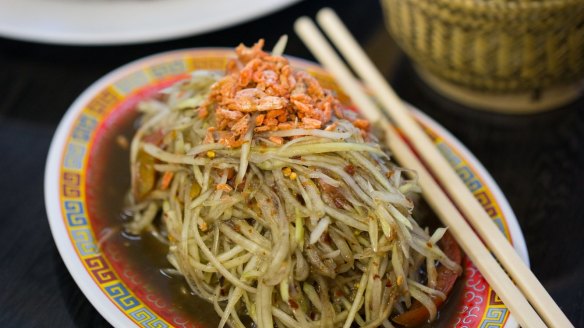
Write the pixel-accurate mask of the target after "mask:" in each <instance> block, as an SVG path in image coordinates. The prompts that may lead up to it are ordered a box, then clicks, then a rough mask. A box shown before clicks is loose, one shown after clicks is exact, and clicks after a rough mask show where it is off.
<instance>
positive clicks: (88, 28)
mask: <svg viewBox="0 0 584 328" xmlns="http://www.w3.org/2000/svg"><path fill="white" fill-rule="evenodd" d="M298 1H299V0H245V1H244V0H0V36H5V37H9V38H15V39H21V40H27V41H37V42H46V43H59V44H78V45H98V44H127V43H137V42H145V41H155V40H164V39H170V38H176V37H181V36H187V35H193V34H198V33H202V32H208V31H211V30H215V29H219V28H222V27H226V26H231V25H234V24H237V23H241V22H244V21H248V20H251V19H253V18H256V17H259V16H261V15H265V14H268V13H271V12H273V11H276V10H278V9H280V8H283V7H285V6H288V5H290V4H292V3H295V2H298Z"/></svg>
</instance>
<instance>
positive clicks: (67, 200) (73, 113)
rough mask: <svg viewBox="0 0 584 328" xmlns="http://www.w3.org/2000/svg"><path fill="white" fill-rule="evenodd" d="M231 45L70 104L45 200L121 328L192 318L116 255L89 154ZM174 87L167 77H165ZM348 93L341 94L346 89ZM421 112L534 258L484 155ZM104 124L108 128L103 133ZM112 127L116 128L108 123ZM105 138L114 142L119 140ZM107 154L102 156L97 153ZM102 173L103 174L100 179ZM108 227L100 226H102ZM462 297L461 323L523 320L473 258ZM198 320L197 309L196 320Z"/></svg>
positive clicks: (65, 243) (176, 58)
mask: <svg viewBox="0 0 584 328" xmlns="http://www.w3.org/2000/svg"><path fill="white" fill-rule="evenodd" d="M227 56H232V52H230V51H226V50H224V49H191V50H182V51H173V52H168V53H163V54H159V55H155V56H151V57H148V58H145V59H141V60H139V61H136V62H133V63H130V64H128V65H125V66H123V67H121V68H119V69H117V70H115V71H114V72H112V73H110V74H108V75H106V76H104V77H103V78H101V79H100V80H99V81H97V82H95V83H94V84H93V85H92V86H91V87H89V88H88V89H87V90H86V91H85V92H83V94H82V95H81V96H79V98H78V99H77V100H76V101H75V102H74V103H73V105H71V107H70V108H69V110H68V111H67V113H66V115H65V117H64V118H63V119H62V121H61V123H60V125H59V127H58V129H57V131H56V133H55V136H54V137H53V141H52V143H51V148H50V150H49V156H48V159H47V165H46V170H45V203H46V208H47V215H48V218H49V223H50V227H51V232H52V234H53V238H54V239H55V243H56V244H57V247H58V249H59V252H60V254H61V257H62V258H63V261H64V262H65V265H66V266H67V268H68V270H69V272H71V275H72V276H73V278H74V280H75V282H76V283H77V284H78V286H79V287H80V288H81V290H82V291H83V293H84V294H85V295H86V296H87V298H88V299H89V301H90V302H91V303H92V304H93V305H94V306H95V308H96V309H97V310H98V311H99V312H100V313H101V314H102V315H103V316H104V317H105V318H106V319H107V320H108V321H109V322H110V323H111V324H112V325H114V326H115V327H129V326H159V327H171V326H180V324H179V323H180V322H184V321H182V320H183V319H184V317H180V316H179V317H177V316H174V314H172V313H171V314H169V312H168V311H167V310H168V307H166V308H165V306H163V305H161V303H159V302H157V301H156V302H155V301H153V300H157V299H158V295H157V292H156V287H154V288H151V289H148V288H145V287H144V286H145V285H146V284H144V283H143V281H139V280H140V279H137V278H136V277H138V276H139V275H140V272H139V271H134V270H133V269H132V268H131V267H128V266H127V265H126V264H125V263H127V262H128V261H124V258H123V257H121V256H119V253H117V254H116V252H112V251H111V249H110V248H109V247H108V243H109V242H108V241H103V243H101V242H97V240H98V239H99V237H100V236H103V232H105V230H104V229H103V226H104V221H103V220H104V219H105V217H104V216H101V215H95V214H96V212H93V213H92V208H93V206H92V205H91V203H94V202H96V198H95V193H94V192H93V190H94V189H93V188H92V185H90V183H89V181H95V179H99V174H97V175H93V174H90V173H89V171H91V170H93V172H96V167H98V168H99V167H100V164H99V163H100V162H99V161H90V157H91V155H92V153H93V151H94V149H96V147H97V146H96V145H97V144H100V142H101V141H102V140H108V139H107V138H105V139H104V138H103V136H104V135H106V134H107V131H108V129H111V128H112V127H113V126H115V124H116V122H120V121H121V120H122V119H121V117H124V115H125V114H124V113H127V112H128V111H131V110H132V108H133V107H134V106H133V105H131V104H133V103H134V101H136V100H137V99H138V98H141V97H143V96H145V95H146V94H148V92H149V91H148V90H150V89H149V88H150V86H157V87H160V88H162V87H163V84H164V83H171V81H174V79H175V78H176V77H180V76H181V75H184V74H187V72H189V71H192V70H194V69H215V70H216V69H221V68H223V67H224V65H225V62H226V58H227ZM292 63H293V64H294V65H295V66H297V67H301V68H303V69H306V70H308V71H309V72H310V73H312V74H314V75H315V76H316V77H317V78H318V79H319V80H321V82H322V83H324V82H326V83H328V84H329V86H327V87H332V88H334V86H333V84H332V79H331V78H330V76H329V75H327V74H326V73H325V72H324V71H323V70H322V69H320V68H319V67H316V66H314V64H310V63H308V62H305V61H301V60H293V61H292ZM164 85H167V84H164ZM339 95H340V97H341V99H342V97H343V95H342V93H340V94H339ZM414 113H415V116H416V118H417V119H418V120H419V121H420V122H421V123H422V125H423V126H425V127H426V128H427V132H428V133H429V135H430V136H431V138H432V139H433V141H434V143H435V144H436V146H437V147H438V148H439V149H440V150H441V151H442V152H443V153H444V154H445V156H446V158H447V159H448V160H449V162H450V163H451V165H452V166H453V167H454V168H455V170H456V171H457V172H458V174H459V175H461V176H462V177H463V180H464V181H465V183H466V185H467V186H468V187H469V189H470V190H471V191H473V194H474V195H475V197H477V199H479V200H480V201H481V204H483V206H484V207H485V209H486V210H487V212H488V213H489V214H490V216H491V218H492V219H493V221H494V222H496V223H497V224H498V225H499V227H500V228H501V230H502V231H503V233H504V234H505V236H506V237H507V238H509V239H510V240H511V241H512V243H513V245H514V247H515V249H516V250H517V251H518V253H519V255H520V256H521V258H523V259H524V260H525V261H526V262H527V263H528V256H527V249H526V247H525V241H524V239H523V234H522V232H521V229H520V228H519V225H518V223H517V219H516V218H515V215H514V214H513V211H512V210H511V208H510V207H509V204H508V203H507V200H506V199H505V197H504V195H503V194H502V193H501V191H500V190H499V188H498V186H497V184H496V183H495V182H494V181H493V179H492V178H491V176H490V175H489V174H488V172H487V171H486V170H485V169H484V167H483V166H482V165H481V164H480V162H479V161H478V160H477V159H476V158H475V157H474V156H473V155H472V154H471V153H470V152H469V151H468V150H467V149H466V148H465V147H464V146H463V145H462V144H461V143H460V142H459V141H457V140H456V138H455V137H454V136H452V135H451V134H450V133H448V131H446V130H445V129H444V128H442V127H441V126H440V125H439V124H438V123H436V122H434V121H433V120H432V119H430V118H429V117H427V116H425V115H423V114H422V113H421V112H419V111H416V110H414ZM104 131H105V132H104ZM109 131H112V130H109ZM102 145H105V146H108V145H109V147H113V146H114V142H113V141H111V142H110V143H108V142H105V143H102ZM97 158H99V157H97ZM91 176H93V179H94V180H91V178H90V177H91ZM99 227H101V228H99ZM463 265H464V267H465V272H466V273H465V275H464V276H463V277H462V278H461V279H463V287H462V294H463V295H464V296H463V297H462V298H461V299H460V300H458V301H459V302H460V303H458V304H456V307H455V313H454V314H453V315H452V316H449V317H448V318H447V319H446V320H450V321H451V323H452V324H453V325H455V326H457V327H469V328H477V327H482V326H486V325H488V326H489V327H501V328H502V327H505V328H511V327H517V323H516V321H515V320H514V319H513V317H512V316H510V314H509V311H508V309H507V308H506V307H505V306H504V304H503V303H502V302H501V300H500V299H498V298H497V297H496V296H495V295H494V292H493V291H492V289H491V288H490V287H489V286H488V284H487V283H486V281H485V279H484V278H483V277H482V276H481V274H480V272H478V270H477V269H476V268H475V267H474V265H473V264H472V263H471V262H470V261H469V260H468V259H467V260H465V263H464V264H463ZM192 319H193V320H194V322H197V321H196V320H197V314H196V313H194V317H193V318H192Z"/></svg>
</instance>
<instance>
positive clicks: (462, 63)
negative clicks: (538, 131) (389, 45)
mask: <svg viewBox="0 0 584 328" xmlns="http://www.w3.org/2000/svg"><path fill="white" fill-rule="evenodd" d="M382 4H383V7H384V11H385V14H386V15H385V17H386V25H387V28H388V30H389V31H390V33H391V34H392V36H393V38H394V39H395V41H396V42H397V43H398V44H399V45H400V47H401V48H402V49H403V50H404V52H406V53H407V54H408V56H410V58H411V59H412V60H413V61H414V62H415V63H416V65H417V67H418V68H419V70H420V71H421V74H422V76H423V77H424V76H425V77H426V80H427V81H429V82H430V83H431V84H433V85H438V86H439V88H441V89H444V88H446V89H457V88H458V87H461V88H462V89H465V90H468V92H469V93H474V94H483V93H496V94H510V93H531V94H538V93H539V92H540V91H542V90H550V89H554V88H556V89H557V88H558V87H563V86H571V88H570V90H571V91H570V92H576V93H577V92H578V90H580V89H579V87H576V88H574V87H573V85H574V84H575V83H578V82H579V81H582V79H583V78H584V0H382ZM459 91H460V90H459ZM559 94H561V95H564V97H566V96H567V95H565V92H562V91H560V92H559Z"/></svg>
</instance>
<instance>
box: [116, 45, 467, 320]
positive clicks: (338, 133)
mask: <svg viewBox="0 0 584 328" xmlns="http://www.w3.org/2000/svg"><path fill="white" fill-rule="evenodd" d="M263 45H264V42H263V40H260V41H259V42H258V43H256V44H255V45H254V46H252V47H245V46H244V45H240V46H238V47H237V48H236V49H235V54H236V57H234V58H233V59H230V60H229V61H228V62H227V65H226V68H225V71H224V72H217V71H195V72H194V73H192V74H191V75H190V77H189V78H188V79H186V80H182V81H180V82H177V83H176V84H174V85H172V86H171V87H169V88H167V89H165V90H163V91H162V92H161V93H160V94H159V95H158V96H156V97H154V98H152V99H148V100H145V101H142V102H141V103H140V104H139V105H138V106H137V108H138V110H139V111H140V112H141V117H140V120H139V126H138V128H137V130H136V133H135V135H134V137H133V139H132V142H131V146H130V159H131V163H130V165H131V174H132V186H131V190H130V192H129V193H128V209H129V210H130V211H131V212H132V218H131V221H130V222H128V223H127V224H126V226H125V229H126V231H128V232H129V233H132V234H140V233H145V232H147V233H152V234H155V235H156V236H157V237H158V238H159V239H161V240H163V241H164V243H165V244H166V245H167V246H168V255H167V258H168V262H169V263H170V265H172V266H173V267H174V268H173V270H175V271H176V272H177V273H178V274H180V275H182V276H184V278H185V280H186V281H187V283H188V285H189V286H190V288H191V289H192V291H193V292H194V293H196V295H198V296H200V297H201V298H203V299H205V300H207V301H209V302H210V303H212V304H213V306H214V309H215V311H216V312H217V314H218V315H219V316H220V318H221V320H220V324H219V327H223V326H225V325H229V326H231V327H244V324H243V322H244V321H245V320H244V319H243V318H248V319H247V320H251V321H253V323H254V324H255V326H257V327H259V328H266V327H294V328H298V327H345V328H348V327H380V326H384V327H393V326H394V325H400V326H401V325H403V326H414V325H418V324H422V323H425V322H427V321H432V320H434V319H435V318H436V316H437V310H438V307H439V306H440V305H441V304H442V303H443V302H444V301H445V299H446V297H447V294H448V293H449V291H450V289H451V288H452V285H453V284H454V281H455V280H456V278H457V277H458V275H460V273H461V267H460V264H459V263H460V260H461V259H460V257H461V254H460V250H459V249H458V246H457V245H456V244H455V243H454V242H453V241H452V237H450V236H449V234H448V233H447V231H446V228H438V229H436V230H435V231H433V232H430V231H429V230H428V229H427V228H422V227H420V226H419V224H418V223H417V221H416V220H415V219H414V218H413V217H412V211H413V208H414V202H413V201H412V194H414V193H416V192H419V189H420V188H419V186H418V184H417V182H416V179H415V174H410V173H412V172H409V170H407V169H404V168H401V167H398V166H397V165H396V164H394V163H393V162H392V161H391V157H390V154H389V152H388V151H387V149H385V147H384V146H383V145H381V144H380V143H379V142H378V139H377V138H376V136H375V135H374V133H372V131H371V130H372V128H371V127H370V126H369V122H368V121H366V120H364V119H363V118H361V117H360V116H359V114H358V113H357V112H356V111H354V110H351V109H350V108H348V107H346V106H344V105H343V104H341V103H340V102H339V100H338V99H337V98H336V96H335V93H334V92H332V91H330V90H327V89H324V88H323V87H322V86H321V85H320V84H319V82H318V81H317V79H315V78H314V77H313V76H312V75H310V74H309V73H307V72H305V71H302V70H296V69H294V68H293V67H292V66H291V64H290V63H289V61H288V60H287V59H286V58H285V57H283V56H280V55H275V54H274V55H272V54H269V53H267V52H265V51H263V50H262V48H263Z"/></svg>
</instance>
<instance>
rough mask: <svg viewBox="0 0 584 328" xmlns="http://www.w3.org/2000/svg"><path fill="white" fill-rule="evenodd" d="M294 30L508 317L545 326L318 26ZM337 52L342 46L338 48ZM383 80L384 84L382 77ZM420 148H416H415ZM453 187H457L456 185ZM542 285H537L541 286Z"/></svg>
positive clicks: (563, 321)
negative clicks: (414, 179) (407, 172)
mask: <svg viewBox="0 0 584 328" xmlns="http://www.w3.org/2000/svg"><path fill="white" fill-rule="evenodd" d="M330 13H331V12H330V11H328V12H327V11H321V13H319V16H318V17H319V20H320V21H321V22H322V23H323V27H324V28H325V29H326V30H327V31H328V32H329V33H330V34H331V38H332V39H333V40H335V38H336V39H337V40H339V37H338V35H337V34H338V33H341V32H342V31H341V30H342V29H341V28H339V27H338V26H335V25H334V24H330V22H329V21H328V20H329V19H330V17H328V18H327V15H330ZM337 20H338V19H337ZM325 26H326V27H325ZM295 29H296V32H297V33H298V34H299V36H300V37H301V39H303V41H304V42H305V43H306V45H307V46H308V48H309V49H310V50H311V51H312V52H313V54H314V55H315V57H317V59H319V61H320V62H321V63H322V64H323V65H324V66H325V67H326V68H327V69H328V70H329V71H330V72H331V73H332V74H333V75H334V76H335V77H336V79H337V81H338V82H339V84H340V85H341V86H342V87H343V89H344V90H345V91H346V92H347V93H348V94H349V95H350V96H351V99H352V100H353V101H354V102H355V103H356V105H357V106H358V107H359V108H360V109H361V111H362V112H363V113H364V115H365V116H366V117H367V118H368V119H369V120H371V121H372V122H378V123H379V125H381V127H382V128H384V130H385V131H386V133H387V137H388V138H387V139H388V140H387V142H388V146H389V147H390V149H391V151H392V152H393V153H394V154H395V156H396V158H397V159H398V161H399V162H400V163H401V164H402V165H404V166H407V167H410V168H413V169H415V170H416V171H417V172H418V176H419V181H420V184H421V186H422V189H423V193H424V196H425V198H426V199H427V201H428V203H429V204H430V205H431V206H432V207H433V208H434V210H435V211H436V212H437V214H438V215H439V217H440V218H441V219H442V221H443V222H444V223H445V224H446V225H447V226H449V227H450V230H451V231H452V233H453V235H454V237H455V238H456V239H457V241H458V242H459V244H460V245H461V247H462V248H463V250H464V251H465V252H466V254H467V255H468V256H469V257H470V258H471V260H472V261H473V262H474V263H475V265H476V266H477V267H478V268H479V270H480V271H481V273H483V275H484V276H485V278H486V279H487V281H489V284H490V285H491V286H492V287H493V289H494V290H495V291H496V292H497V294H498V295H499V297H500V298H501V299H502V300H503V302H504V303H505V304H506V305H507V306H508V307H509V309H510V310H511V312H512V313H513V314H514V316H515V317H516V318H517V320H518V321H519V322H520V324H521V325H522V326H524V327H545V324H544V323H543V322H542V320H541V319H540V318H539V316H538V315H537V314H536V312H535V310H534V309H533V308H532V307H531V306H530V304H529V303H528V302H527V300H526V298H525V296H524V295H523V294H522V293H521V292H520V291H519V289H518V288H517V286H515V285H514V284H513V282H512V281H511V279H510V278H509V277H508V276H507V275H506V274H505V272H504V271H503V269H502V268H501V267H500V266H499V265H498V263H497V262H496V260H495V259H494V258H493V256H492V255H491V254H490V252H489V250H487V248H486V247H485V246H484V245H483V244H482V243H481V241H480V239H479V238H478V237H477V236H476V235H475V233H474V232H473V230H472V229H471V228H470V226H469V225H468V223H466V221H465V220H464V218H463V217H462V216H461V215H460V213H459V212H458V211H457V209H456V207H455V206H454V205H453V204H452V203H451V202H450V200H449V198H448V196H446V195H445V194H444V192H443V191H442V189H441V188H440V187H439V186H438V184H437V183H436V182H435V181H434V180H433V178H432V177H431V175H430V173H429V172H428V171H427V170H426V169H425V167H424V166H423V164H422V163H420V162H419V161H418V159H417V158H416V157H415V155H414V154H413V153H412V152H411V150H410V149H409V147H408V146H407V145H405V143H404V142H403V141H402V140H401V139H400V137H399V136H398V135H397V133H396V132H395V130H394V129H393V128H392V127H391V126H390V125H389V124H388V122H387V120H386V119H385V118H383V117H382V116H381V115H380V113H379V109H377V107H376V106H375V104H373V102H372V101H371V99H369V98H368V97H367V96H366V95H365V94H364V92H363V91H362V90H361V87H360V85H359V83H358V82H357V81H356V80H355V78H354V77H353V76H352V75H351V73H350V72H349V70H348V69H347V68H346V67H345V65H344V64H343V62H342V61H341V59H340V58H338V56H337V55H336V54H335V52H334V50H333V49H332V48H331V47H330V46H329V45H328V43H327V41H326V40H325V38H324V37H323V36H322V34H321V33H320V32H319V31H318V29H317V28H316V26H315V25H314V23H312V21H310V19H308V18H301V19H299V20H298V21H297V22H296V24H295ZM343 29H344V30H345V31H346V28H343ZM340 31H341V32H340ZM341 40H342V38H341ZM343 42H345V41H343ZM353 42H354V41H353ZM354 43H355V44H356V42H354ZM339 47H341V46H340V45H339ZM343 48H344V47H343ZM341 51H343V50H342V49H341ZM360 51H361V50H360ZM361 52H362V51H361ZM361 66H363V65H361ZM371 66H372V64H371ZM354 67H355V70H356V71H357V72H362V71H363V70H362V69H361V68H360V67H359V66H358V65H355V64H354ZM373 70H374V71H375V72H376V73H371V72H369V73H370V74H371V75H375V74H376V75H379V76H381V75H380V74H379V72H377V71H376V70H375V69H373ZM364 79H366V78H364ZM382 79H383V78H382ZM383 82H384V83H385V80H383ZM369 86H370V87H371V89H372V90H374V91H375V92H376V93H380V90H379V89H380V88H373V86H372V85H369ZM387 88H389V86H388V85H386V86H385V88H384V90H382V92H387V90H385V89H387ZM390 93H391V95H393V102H392V106H399V107H400V108H401V109H402V112H403V113H405V114H403V113H402V115H405V116H407V117H408V118H409V120H410V121H411V122H413V124H411V122H410V124H409V125H408V123H406V124H403V121H407V120H408V119H401V120H400V121H402V122H401V124H402V125H401V127H402V129H403V130H404V133H406V132H408V131H406V130H408V129H417V130H419V131H421V130H420V128H419V126H417V124H416V123H415V122H414V121H413V119H412V118H411V117H410V116H409V115H410V114H409V113H408V111H407V110H405V109H404V108H403V104H402V103H401V101H399V99H398V98H397V96H395V93H393V92H392V91H391V90H390ZM378 96H381V95H378ZM395 103H397V105H395ZM385 105H386V106H384V107H387V101H385ZM396 121H398V120H397V119H396ZM399 123H400V122H399V121H398V124H399ZM412 125H413V126H414V127H413V128H412V127H411V126H412ZM422 134H423V132H422ZM407 136H408V138H409V139H410V140H411V141H412V142H413V141H414V140H412V137H411V135H409V134H407ZM423 136H424V137H425V138H427V137H426V136H425V134H423ZM415 137H416V138H419V136H415ZM419 144H420V142H417V143H414V145H415V146H416V148H417V149H418V151H419V153H421V154H425V153H426V152H429V151H432V150H433V151H434V152H435V153H437V151H436V149H435V148H434V146H433V145H432V144H431V142H430V143H429V144H430V147H427V144H426V146H425V147H423V148H419ZM420 149H421V150H422V151H420ZM427 149H431V150H427ZM438 156H439V157H440V158H441V159H442V160H443V161H444V162H445V160H444V158H443V157H442V156H441V155H440V154H439V153H438ZM445 163H446V162H445ZM446 165H447V166H446V170H448V171H450V172H452V169H451V168H450V166H448V164H447V163H446ZM439 169H440V170H444V168H442V167H439ZM434 170H436V169H434ZM452 173H453V174H454V172H452ZM451 177H452V175H450V176H449V178H451ZM454 179H455V180H457V181H459V182H460V180H459V178H458V177H457V176H456V175H455V174H454ZM446 182H448V180H446ZM443 183H444V182H443ZM460 183H461V184H462V182H460ZM444 184H445V185H446V184H447V183H444ZM458 188H459V189H460V186H458ZM462 188H463V189H464V191H466V193H467V194H469V195H470V193H469V192H468V189H467V188H466V186H464V184H462ZM458 192H460V191H458ZM471 198H472V200H473V201H475V202H476V200H475V199H474V197H472V195H471ZM479 206H480V205H479ZM461 207H462V206H461ZM472 210H473V211H474V210H476V209H474V208H473V209H472ZM480 212H482V213H484V211H483V209H482V208H480ZM485 215H486V214H485ZM470 216H471V215H469V217H470ZM475 220H477V219H476V217H475ZM479 220H483V221H484V222H490V221H491V220H490V218H489V217H488V216H487V218H486V219H485V218H484V216H480V215H479ZM491 225H492V226H493V227H495V226H494V224H492V223H491ZM495 228H496V227H495ZM477 230H478V229H477ZM495 232H496V235H498V236H500V237H501V236H502V234H501V233H500V231H498V230H495ZM484 238H485V239H486V238H488V236H486V237H484ZM503 240H504V242H505V243H506V244H507V245H509V243H508V242H507V241H506V240H505V239H503ZM493 248H495V247H493ZM511 252H512V253H514V254H515V255H516V253H515V251H514V250H513V249H512V248H511ZM516 257H517V258H518V259H519V257H518V256H517V255H516ZM522 263H523V262H522V261H521V259H519V260H517V263H516V264H522ZM527 271H528V272H529V273H530V274H531V275H533V274H532V273H531V272H530V271H529V270H527ZM519 278H521V277H519ZM517 280H520V279H517ZM536 281H537V279H536ZM538 284H539V282H538ZM542 289H543V287H542ZM544 291H545V290H544ZM526 294H528V293H526ZM545 294H547V293H545ZM548 298H549V299H550V300H551V297H549V295H548ZM534 303H536V302H534ZM537 303H538V304H542V302H539V301H538V302H537ZM544 303H545V302H544ZM548 303H549V302H548ZM551 304H552V305H553V306H555V307H556V308H557V305H556V304H555V303H554V302H553V300H552V301H551ZM548 305H549V304H548ZM558 311H559V309H558ZM540 312H542V313H543V312H544V311H542V310H540ZM542 316H543V317H544V318H546V320H547V321H548V323H549V324H550V326H555V325H556V324H557V325H558V326H562V327H570V326H572V325H571V324H570V322H569V321H568V320H567V318H565V316H564V315H563V313H562V312H561V311H559V315H558V314H557V313H552V314H551V315H550V314H549V313H547V314H546V315H545V316H544V315H543V314H542Z"/></svg>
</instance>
